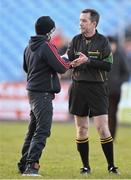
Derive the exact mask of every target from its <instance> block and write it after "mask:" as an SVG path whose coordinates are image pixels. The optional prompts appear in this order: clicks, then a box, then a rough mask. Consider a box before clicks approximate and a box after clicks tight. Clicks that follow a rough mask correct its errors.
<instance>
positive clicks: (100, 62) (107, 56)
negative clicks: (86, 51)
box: [87, 38, 113, 72]
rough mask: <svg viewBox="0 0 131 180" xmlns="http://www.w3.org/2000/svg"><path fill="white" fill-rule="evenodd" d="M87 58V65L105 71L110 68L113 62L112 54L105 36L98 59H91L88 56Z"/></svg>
mask: <svg viewBox="0 0 131 180" xmlns="http://www.w3.org/2000/svg"><path fill="white" fill-rule="evenodd" d="M89 60H90V63H88V64H87V66H90V67H94V68H99V69H101V70H104V71H107V72H109V71H110V70H111V66H112V64H113V55H112V52H111V47H110V44H109V41H108V40H107V39H106V38H105V41H104V43H103V47H102V50H101V55H100V57H99V59H93V58H91V57H89Z"/></svg>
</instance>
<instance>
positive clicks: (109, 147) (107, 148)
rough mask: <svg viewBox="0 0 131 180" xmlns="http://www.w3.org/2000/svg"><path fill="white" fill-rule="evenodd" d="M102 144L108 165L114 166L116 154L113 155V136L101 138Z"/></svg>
mask: <svg viewBox="0 0 131 180" xmlns="http://www.w3.org/2000/svg"><path fill="white" fill-rule="evenodd" d="M101 145H102V149H103V152H104V154H105V157H106V160H107V163H108V167H112V166H114V155H113V138H112V136H110V137H108V138H106V139H101Z"/></svg>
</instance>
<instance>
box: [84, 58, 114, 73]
mask: <svg viewBox="0 0 131 180" xmlns="http://www.w3.org/2000/svg"><path fill="white" fill-rule="evenodd" d="M87 66H88V67H93V68H99V69H101V70H104V71H107V72H109V71H110V70H111V63H108V62H106V61H100V60H93V59H91V58H90V63H87Z"/></svg>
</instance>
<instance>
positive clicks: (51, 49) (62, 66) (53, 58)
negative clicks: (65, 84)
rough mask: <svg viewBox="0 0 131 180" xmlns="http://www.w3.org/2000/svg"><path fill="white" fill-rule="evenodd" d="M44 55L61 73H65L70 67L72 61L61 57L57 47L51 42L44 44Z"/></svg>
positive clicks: (50, 64)
mask: <svg viewBox="0 0 131 180" xmlns="http://www.w3.org/2000/svg"><path fill="white" fill-rule="evenodd" d="M44 56H45V60H46V62H47V63H48V65H49V66H51V67H52V69H53V70H54V71H56V72H58V73H60V74H62V73H65V72H66V71H67V70H68V69H69V68H70V62H67V61H65V60H64V59H63V58H61V56H60V55H59V54H58V51H57V49H56V47H55V46H54V45H53V44H52V43H50V42H46V43H45V45H44Z"/></svg>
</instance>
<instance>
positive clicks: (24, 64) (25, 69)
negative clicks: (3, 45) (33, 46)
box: [23, 48, 28, 73]
mask: <svg viewBox="0 0 131 180" xmlns="http://www.w3.org/2000/svg"><path fill="white" fill-rule="evenodd" d="M26 49H27V48H26ZM26 49H25V50H24V55H23V69H24V71H25V72H26V73H27V72H28V69H27V64H26V60H25V52H26Z"/></svg>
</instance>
